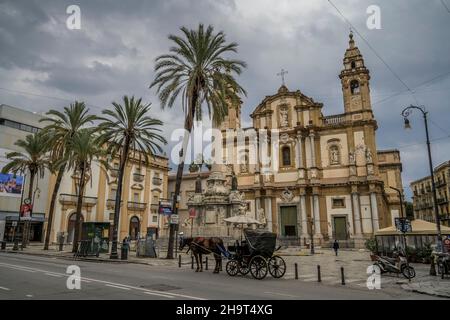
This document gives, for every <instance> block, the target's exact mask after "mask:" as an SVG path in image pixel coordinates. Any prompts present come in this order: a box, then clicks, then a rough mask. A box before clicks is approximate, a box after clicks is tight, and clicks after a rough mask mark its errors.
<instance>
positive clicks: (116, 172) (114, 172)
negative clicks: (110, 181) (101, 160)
mask: <svg viewBox="0 0 450 320" xmlns="http://www.w3.org/2000/svg"><path fill="white" fill-rule="evenodd" d="M109 174H110V175H111V177H113V178H117V176H118V175H119V169H109Z"/></svg>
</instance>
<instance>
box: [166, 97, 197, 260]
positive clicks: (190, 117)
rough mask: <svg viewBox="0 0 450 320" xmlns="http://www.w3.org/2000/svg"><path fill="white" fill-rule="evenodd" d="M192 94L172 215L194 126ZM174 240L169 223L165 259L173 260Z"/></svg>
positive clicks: (176, 207) (185, 124)
mask: <svg viewBox="0 0 450 320" xmlns="http://www.w3.org/2000/svg"><path fill="white" fill-rule="evenodd" d="M194 92H195V94H194V95H193V96H192V99H191V105H190V108H189V110H190V112H188V114H187V115H186V119H185V121H184V129H185V130H186V132H185V139H184V141H183V146H182V149H181V152H180V153H181V156H180V163H179V164H178V169H177V177H176V181H175V192H174V195H173V202H172V203H173V204H172V208H173V213H174V214H178V206H177V202H178V195H179V194H180V190H181V181H182V179H183V169H184V160H185V157H186V151H187V145H188V142H189V136H190V135H191V131H192V126H193V125H194V114H195V107H196V105H197V97H198V95H197V93H196V90H195V91H194ZM186 135H187V139H186ZM174 238H175V225H174V224H171V223H170V222H169V245H168V247H167V259H173V248H174Z"/></svg>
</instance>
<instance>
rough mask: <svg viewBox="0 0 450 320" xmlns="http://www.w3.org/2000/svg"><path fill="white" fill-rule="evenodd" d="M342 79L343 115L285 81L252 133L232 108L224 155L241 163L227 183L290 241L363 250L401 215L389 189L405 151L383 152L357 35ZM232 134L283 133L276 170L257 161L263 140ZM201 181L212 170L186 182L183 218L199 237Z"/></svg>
mask: <svg viewBox="0 0 450 320" xmlns="http://www.w3.org/2000/svg"><path fill="white" fill-rule="evenodd" d="M339 77H340V79H341V85H342V92H343V100H344V113H342V114H337V115H328V116H325V115H324V114H323V113H322V110H323V105H322V104H321V103H318V102H315V101H314V100H313V99H312V98H310V97H307V96H305V95H304V94H303V93H302V92H300V91H299V90H297V91H290V90H289V89H288V88H287V87H286V86H285V85H284V84H283V85H282V86H281V87H280V88H279V90H278V92H277V93H275V94H273V95H270V96H266V97H265V98H264V99H263V100H262V101H261V103H260V104H259V105H258V106H256V108H255V109H254V111H253V112H252V113H251V115H250V116H251V118H252V120H253V126H252V127H251V128H244V129H243V128H241V105H234V106H230V107H229V113H228V116H227V118H226V120H225V121H224V122H223V123H222V125H221V127H220V128H219V129H221V130H222V132H223V140H222V154H224V155H225V154H228V155H230V154H231V156H232V157H231V158H233V159H239V160H240V161H238V162H237V163H236V162H232V163H228V165H227V166H226V169H225V170H224V174H225V176H226V177H227V183H228V184H230V183H231V182H230V181H231V176H232V175H235V176H236V177H237V181H238V190H239V191H240V192H241V194H242V198H243V199H245V201H246V202H247V215H249V216H251V217H253V218H256V219H257V220H259V221H263V222H265V224H266V228H267V229H269V230H271V231H273V232H276V233H277V234H278V236H279V238H280V239H282V240H283V239H284V240H286V241H287V242H292V243H295V244H298V245H306V244H308V243H310V241H311V240H314V243H315V244H316V245H326V244H327V243H329V242H331V241H333V240H334V239H338V240H339V241H340V243H341V244H343V245H344V246H345V245H347V246H349V247H361V246H363V244H364V239H366V238H368V237H370V236H372V235H373V233H374V232H375V231H377V230H378V229H379V228H384V227H387V226H390V225H392V224H393V221H394V218H395V217H398V216H399V212H400V201H399V199H398V197H397V194H396V192H395V191H394V190H392V189H390V188H389V187H390V186H392V187H396V188H399V189H402V180H401V170H402V166H401V161H400V153H399V151H397V150H378V149H377V145H376V130H377V122H376V120H375V117H374V113H373V110H372V106H371V98H370V74H369V70H368V69H367V68H366V66H365V64H364V59H363V57H362V55H361V53H360V51H359V49H358V48H357V47H356V46H355V42H354V40H353V35H352V34H351V35H350V41H349V47H348V48H347V50H346V52H345V56H344V60H343V69H342V71H341V73H340V75H339ZM230 131H236V132H238V131H240V132H242V131H243V132H244V133H245V132H246V131H252V132H257V133H258V132H260V131H266V132H271V131H274V132H275V131H276V132H277V135H278V138H277V140H276V141H275V140H272V139H270V138H269V139H268V143H269V145H270V147H269V148H267V155H268V157H269V158H270V159H272V160H273V159H277V170H275V171H274V170H271V169H267V168H266V167H265V165H264V164H263V163H262V161H261V159H259V158H257V160H256V162H254V161H252V159H253V155H254V153H255V152H256V154H258V155H260V154H261V150H256V151H255V148H256V149H259V148H260V145H261V144H260V141H259V140H258V139H260V138H258V137H257V138H256V139H257V140H256V141H257V143H251V142H250V143H248V144H247V145H246V146H244V147H242V146H241V145H240V144H239V143H238V142H237V138H235V139H231V140H230V139H229V132H230ZM227 134H228V137H227ZM259 137H260V136H259ZM247 140H248V138H247ZM247 140H246V141H247ZM272 169H273V166H272ZM213 171H214V170H213ZM198 176H201V178H202V180H203V185H204V186H205V187H206V179H207V177H208V176H209V173H208V172H202V173H201V174H200V175H199V174H197V173H189V174H186V175H185V176H184V177H183V183H182V187H181V199H182V200H181V203H180V207H179V213H180V222H181V225H180V231H184V233H185V234H190V233H192V232H193V233H194V235H195V233H196V232H195V230H194V231H193V229H195V227H196V226H195V223H194V225H193V226H192V225H190V223H192V221H193V220H189V213H188V206H187V201H188V200H187V199H189V198H190V197H192V194H193V193H194V188H195V180H196V179H197V177H198ZM174 184H175V179H174V177H173V176H172V177H169V191H171V190H172V191H173V189H174ZM199 214H201V213H199ZM227 215H233V213H232V212H231V213H227ZM189 221H191V222H189ZM183 222H184V223H183ZM210 223H219V224H220V223H222V222H221V221H218V220H217V221H211V222H210ZM202 230H203V229H202Z"/></svg>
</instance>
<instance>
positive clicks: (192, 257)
mask: <svg viewBox="0 0 450 320" xmlns="http://www.w3.org/2000/svg"><path fill="white" fill-rule="evenodd" d="M191 269H194V256H191Z"/></svg>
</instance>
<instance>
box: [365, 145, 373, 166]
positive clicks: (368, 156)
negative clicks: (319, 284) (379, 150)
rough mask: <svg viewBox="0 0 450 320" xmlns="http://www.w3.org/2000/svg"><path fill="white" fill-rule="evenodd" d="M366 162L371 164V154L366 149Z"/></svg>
mask: <svg viewBox="0 0 450 320" xmlns="http://www.w3.org/2000/svg"><path fill="white" fill-rule="evenodd" d="M366 162H367V163H372V162H373V158H372V152H371V151H370V149H369V148H367V149H366Z"/></svg>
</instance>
